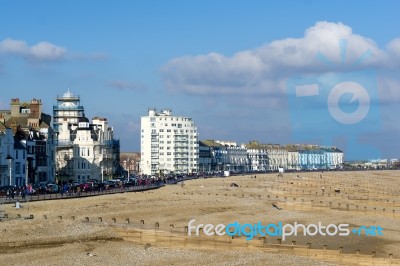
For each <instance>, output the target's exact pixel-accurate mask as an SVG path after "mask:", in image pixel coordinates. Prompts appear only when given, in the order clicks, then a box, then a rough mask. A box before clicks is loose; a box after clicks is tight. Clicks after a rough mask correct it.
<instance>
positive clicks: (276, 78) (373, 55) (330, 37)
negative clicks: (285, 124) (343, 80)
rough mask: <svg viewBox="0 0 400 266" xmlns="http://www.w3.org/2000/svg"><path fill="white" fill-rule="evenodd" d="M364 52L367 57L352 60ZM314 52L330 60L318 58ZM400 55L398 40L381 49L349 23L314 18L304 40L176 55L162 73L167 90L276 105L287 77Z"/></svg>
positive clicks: (390, 61) (389, 62) (380, 64)
mask: <svg viewBox="0 0 400 266" xmlns="http://www.w3.org/2000/svg"><path fill="white" fill-rule="evenodd" d="M343 40H346V41H345V42H343ZM340 43H342V44H343V43H345V44H346V49H345V51H346V53H345V54H341V49H340V47H341V44H340ZM342 50H343V49H342ZM366 52H368V53H369V54H370V56H367V57H366V58H364V60H362V61H361V62H360V63H359V64H355V62H357V60H360V57H361V58H362V56H363V54H364V53H366ZM318 54H322V55H323V56H324V58H325V60H326V62H330V63H331V64H326V62H325V63H324V62H323V61H321V60H320V59H319V58H318V57H317V55H318ZM389 54H390V55H389ZM399 58H400V39H396V40H394V41H392V42H391V43H390V44H389V45H388V46H387V48H386V50H382V49H380V48H379V47H378V46H377V45H376V43H375V42H374V41H373V40H371V39H370V38H367V37H364V36H361V35H358V34H355V33H353V31H352V29H351V28H350V27H349V26H347V25H344V24H342V23H330V22H317V23H316V24H315V25H314V26H312V27H310V28H309V29H307V30H306V31H305V33H304V37H302V38H287V39H282V40H276V41H272V42H270V43H267V44H265V45H263V46H261V47H258V48H256V49H253V50H246V51H239V52H237V53H235V54H234V55H233V56H230V57H227V56H224V55H222V54H218V53H209V54H207V55H194V56H184V57H180V58H175V59H172V60H170V61H169V62H168V63H167V64H166V65H165V66H164V67H163V68H162V69H161V71H162V76H163V80H164V83H165V86H166V88H167V90H169V91H171V92H176V93H185V94H192V95H221V96H234V95H236V96H237V95H242V96H253V97H260V96H273V97H270V99H271V101H273V102H274V103H275V104H276V101H277V99H281V100H282V99H286V94H285V93H286V86H285V80H286V79H287V78H290V77H293V76H299V75H306V74H321V73H327V72H331V71H353V70H359V69H364V68H367V67H373V68H378V69H384V68H388V67H393V66H396V65H400V64H399V63H398V61H399ZM342 59H344V61H343V62H342ZM396 60H397V63H394V62H396Z"/></svg>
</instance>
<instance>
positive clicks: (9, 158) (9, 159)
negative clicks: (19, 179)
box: [6, 154, 13, 186]
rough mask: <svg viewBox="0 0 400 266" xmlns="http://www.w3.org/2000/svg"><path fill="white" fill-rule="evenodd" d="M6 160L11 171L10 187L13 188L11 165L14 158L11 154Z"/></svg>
mask: <svg viewBox="0 0 400 266" xmlns="http://www.w3.org/2000/svg"><path fill="white" fill-rule="evenodd" d="M6 159H7V160H8V166H9V169H10V186H12V176H11V174H12V169H11V163H12V159H13V157H11V155H10V154H9V155H8V156H7V158H6Z"/></svg>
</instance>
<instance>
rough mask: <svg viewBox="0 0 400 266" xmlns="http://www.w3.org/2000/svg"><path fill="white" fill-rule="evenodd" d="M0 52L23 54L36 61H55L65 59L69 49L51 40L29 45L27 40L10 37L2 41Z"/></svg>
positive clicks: (26, 57)
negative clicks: (50, 41)
mask: <svg viewBox="0 0 400 266" xmlns="http://www.w3.org/2000/svg"><path fill="white" fill-rule="evenodd" d="M0 53H2V54H12V55H17V56H21V57H23V58H25V59H26V60H29V61H34V62H52V61H53V62H54V61H61V60H64V59H65V58H66V55H67V49H66V48H64V47H61V46H57V45H54V44H52V43H49V42H39V43H37V44H35V45H32V46H29V45H28V44H27V43H26V42H25V41H21V40H14V39H10V38H8V39H5V40H3V41H2V42H0Z"/></svg>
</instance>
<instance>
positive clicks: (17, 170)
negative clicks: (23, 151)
mask: <svg viewBox="0 0 400 266" xmlns="http://www.w3.org/2000/svg"><path fill="white" fill-rule="evenodd" d="M17 154H18V151H17ZM20 173H21V163H20V162H17V163H16V164H15V174H17V175H19V174H20Z"/></svg>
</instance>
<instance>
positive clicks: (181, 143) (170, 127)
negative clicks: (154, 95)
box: [140, 108, 199, 175]
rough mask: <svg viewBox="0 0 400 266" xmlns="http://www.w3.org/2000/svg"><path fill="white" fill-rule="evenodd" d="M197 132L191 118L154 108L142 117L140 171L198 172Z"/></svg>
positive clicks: (143, 172)
mask: <svg viewBox="0 0 400 266" xmlns="http://www.w3.org/2000/svg"><path fill="white" fill-rule="evenodd" d="M198 152H199V148H198V133H197V128H196V126H195V124H194V122H193V120H192V119H191V118H188V117H182V116H173V115H172V112H171V110H162V111H161V112H157V110H156V109H155V108H151V109H149V111H148V115H147V116H142V118H141V167H140V169H141V172H142V174H146V175H155V174H168V173H176V174H188V173H195V172H197V171H198V160H199V154H198Z"/></svg>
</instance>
